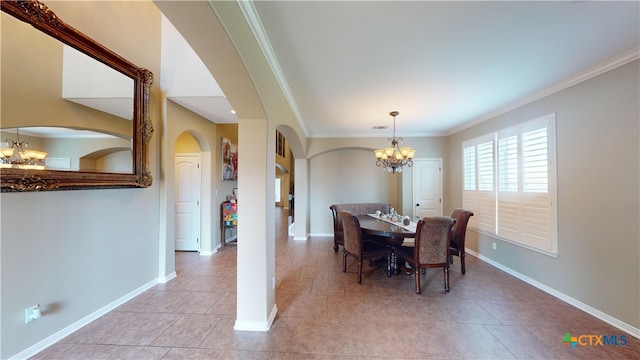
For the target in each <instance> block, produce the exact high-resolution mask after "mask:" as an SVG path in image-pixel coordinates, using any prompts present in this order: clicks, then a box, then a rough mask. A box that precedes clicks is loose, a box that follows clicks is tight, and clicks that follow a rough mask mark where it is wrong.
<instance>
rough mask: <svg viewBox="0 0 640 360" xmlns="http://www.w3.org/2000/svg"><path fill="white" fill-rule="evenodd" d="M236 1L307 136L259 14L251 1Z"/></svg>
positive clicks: (307, 133) (306, 134)
mask: <svg viewBox="0 0 640 360" xmlns="http://www.w3.org/2000/svg"><path fill="white" fill-rule="evenodd" d="M237 3H238V6H239V7H240V11H242V14H243V15H244V18H245V19H246V20H247V24H248V25H249V28H250V29H251V32H252V33H253V36H254V37H255V38H256V41H257V43H258V45H259V46H260V50H262V54H264V57H265V59H266V60H267V63H268V64H269V67H270V68H271V71H272V72H273V75H274V76H275V78H276V81H277V83H278V85H279V86H280V89H281V90H282V93H283V94H284V97H285V99H286V100H287V103H288V104H289V106H290V107H291V111H292V112H293V114H294V116H295V117H296V121H297V122H298V125H300V128H301V129H302V131H303V132H304V134H305V136H308V135H309V132H308V131H307V128H306V126H305V124H304V122H302V121H301V119H302V116H301V115H300V111H299V110H298V105H297V104H296V101H295V99H294V97H293V94H292V93H291V89H290V88H289V83H288V82H287V79H286V77H285V76H284V72H283V71H282V68H281V67H280V63H279V62H278V58H277V57H276V55H275V53H274V51H273V47H272V46H271V42H270V41H269V37H268V36H267V33H266V31H265V30H264V27H263V26H262V22H261V21H260V16H258V12H257V10H256V8H255V6H254V5H253V2H252V1H242V0H238V1H237Z"/></svg>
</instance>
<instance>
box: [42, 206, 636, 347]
mask: <svg viewBox="0 0 640 360" xmlns="http://www.w3.org/2000/svg"><path fill="white" fill-rule="evenodd" d="M278 215H279V216H278V217H277V218H278V226H277V234H276V241H277V244H276V278H277V290H276V304H277V306H278V316H277V318H276V320H275V322H274V324H273V326H272V328H271V329H270V330H269V331H267V332H244V331H235V330H233V325H234V322H235V312H236V300H235V296H236V248H235V246H227V247H225V248H224V249H222V250H221V251H219V252H218V253H216V254H214V255H213V256H208V257H207V256H199V255H198V254H197V253H189V252H177V253H176V271H177V273H178V277H177V278H175V279H174V280H171V281H170V282H168V283H166V284H161V285H157V286H155V287H154V288H152V289H150V290H149V291H146V292H145V293H143V294H141V295H139V296H138V297H136V298H134V299H132V300H131V301H129V302H128V303H126V304H124V305H122V306H120V307H119V308H117V309H116V310H114V311H112V312H110V313H108V314H106V315H104V316H103V317H101V318H100V319H98V320H96V321H94V322H93V323H91V324H89V325H87V326H85V327H84V328H82V329H80V330H78V331H77V332H75V333H73V334H71V335H70V336H68V337H67V338H65V339H63V340H61V341H60V342H59V343H57V344H55V345H53V346H51V347H49V348H48V349H46V350H44V351H43V352H41V353H40V354H37V355H36V356H35V357H34V358H36V359H356V358H366V359H640V340H638V339H636V338H634V337H632V336H631V335H629V334H625V333H624V332H622V331H620V330H618V329H616V328H614V327H612V326H610V325H608V324H606V323H604V322H603V321H600V320H598V319H596V318H594V317H592V316H590V315H588V314H586V313H584V312H582V311H581V310H578V309H576V308H574V307H572V306H570V305H568V304H566V303H564V302H562V301H560V300H558V299H556V298H554V297H552V296H550V295H548V294H546V293H545V292H543V291H541V290H538V289H536V288H534V287H532V286H530V285H527V284H526V283H524V282H522V281H520V280H518V279H516V278H514V277H512V276H510V275H508V274H506V273H504V272H502V271H500V270H498V269H496V268H493V267H491V266H490V265H487V264H485V263H483V262H482V261H479V260H478V259H476V258H474V257H472V256H467V273H466V274H465V275H462V274H461V273H460V268H459V264H460V263H459V259H458V258H457V257H456V258H454V265H453V268H452V269H451V292H450V293H448V294H447V293H445V292H444V291H443V284H442V271H441V270H439V269H437V270H436V269H434V270H430V271H427V275H426V276H423V293H422V294H421V295H416V294H415V293H414V284H413V278H412V277H411V276H407V275H404V274H403V275H399V276H395V277H392V278H387V277H386V275H384V274H383V272H382V271H381V270H379V269H374V268H371V267H369V266H367V265H365V266H364V269H363V270H364V274H363V282H362V284H357V282H356V267H355V264H354V263H353V261H351V260H350V264H349V267H348V270H347V273H343V272H342V267H341V261H342V256H341V253H340V252H338V253H335V252H334V251H333V240H332V238H318V237H314V238H311V239H310V240H309V241H307V242H299V241H293V240H291V239H290V238H288V237H287V236H286V228H287V217H286V213H284V212H283V213H278ZM616 296H624V294H623V293H620V294H617V295H616ZM567 332H568V333H570V334H571V335H573V336H576V335H582V334H596V335H606V336H611V335H616V336H625V337H626V341H627V343H626V345H624V346H576V347H575V348H573V349H570V348H569V347H568V346H567V345H566V344H563V342H562V340H563V338H564V334H565V333H567Z"/></svg>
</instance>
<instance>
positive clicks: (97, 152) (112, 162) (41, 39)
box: [0, 0, 153, 192]
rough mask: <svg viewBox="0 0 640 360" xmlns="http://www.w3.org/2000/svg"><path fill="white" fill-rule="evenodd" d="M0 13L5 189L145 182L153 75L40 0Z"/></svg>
mask: <svg viewBox="0 0 640 360" xmlns="http://www.w3.org/2000/svg"><path fill="white" fill-rule="evenodd" d="M0 15H1V16H2V19H0V20H1V21H0V24H1V25H2V31H1V33H2V42H1V44H2V51H1V54H2V59H1V63H2V68H1V72H2V73H1V74H0V76H1V78H2V82H1V86H2V89H1V96H2V107H1V108H0V111H1V114H0V116H1V123H0V125H1V128H0V147H1V151H0V182H1V187H2V192H10V191H43V190H71V189H99V188H129V187H147V186H150V185H151V182H152V176H151V174H150V172H149V169H148V144H149V140H150V138H151V134H152V133H153V128H152V125H151V122H150V120H149V118H148V99H149V90H150V86H151V83H152V82H153V74H152V73H151V72H150V71H149V70H147V69H144V68H140V67H137V66H136V65H134V64H132V63H131V62H129V61H128V60H126V59H124V58H122V57H121V56H119V55H118V54H116V53H114V52H112V51H111V50H109V49H107V48H106V47H104V46H103V45H101V44H99V43H97V42H96V41H94V40H93V39H91V38H89V37H87V36H86V35H84V34H82V33H80V32H78V31H77V30H75V29H74V28H73V27H72V26H70V25H68V24H66V23H64V22H63V21H62V20H61V19H59V18H58V17H57V16H56V14H55V13H54V12H53V11H51V10H50V9H49V8H48V7H47V6H46V5H45V4H43V3H41V2H39V1H37V0H29V1H2V13H1V14H0Z"/></svg>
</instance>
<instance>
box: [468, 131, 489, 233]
mask: <svg viewBox="0 0 640 360" xmlns="http://www.w3.org/2000/svg"><path fill="white" fill-rule="evenodd" d="M494 158H495V153H494V137H493V135H491V136H483V137H480V138H476V139H474V140H471V141H469V142H465V143H464V144H463V163H464V164H465V165H464V166H465V175H464V176H465V185H464V186H465V191H463V195H462V203H463V207H464V208H465V209H468V210H470V211H473V213H474V216H472V217H471V218H470V219H469V224H468V226H470V227H472V228H476V229H480V230H485V231H489V232H495V231H496V230H495V226H496V225H495V224H496V216H495V208H496V199H495V184H494V183H495V182H494V178H495V176H494V173H495V166H494ZM467 174H468V175H467ZM472 181H475V184H472Z"/></svg>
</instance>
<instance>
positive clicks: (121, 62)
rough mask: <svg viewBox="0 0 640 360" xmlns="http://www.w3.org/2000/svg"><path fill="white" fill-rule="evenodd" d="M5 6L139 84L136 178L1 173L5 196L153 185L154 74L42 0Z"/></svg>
mask: <svg viewBox="0 0 640 360" xmlns="http://www.w3.org/2000/svg"><path fill="white" fill-rule="evenodd" d="M1 7H2V11H3V12H5V13H7V14H9V15H11V16H13V17H15V18H17V19H19V20H21V21H24V22H26V23H28V24H31V25H32V26H33V27H34V28H35V29H37V30H40V31H42V32H43V33H46V34H48V35H49V36H51V37H53V38H55V39H57V40H59V41H61V42H63V43H65V44H67V45H69V46H71V47H73V48H75V49H76V50H78V51H80V52H82V53H84V54H86V55H88V56H90V57H92V58H94V59H96V60H98V61H99V62H101V63H103V64H105V65H107V66H109V67H111V68H113V69H115V70H116V71H119V72H120V73H122V74H124V75H126V76H128V77H130V78H132V79H133V83H134V91H133V92H134V94H133V119H132V125H133V133H132V135H133V137H132V156H133V171H132V172H131V173H126V174H124V173H107V172H89V171H58V170H47V169H45V170H32V169H22V168H13V167H12V168H0V183H1V189H2V192H19V191H44V190H72V189H108V188H140V187H148V186H150V185H151V183H152V180H153V178H152V176H151V173H150V172H149V140H150V138H151V135H152V134H153V127H152V125H151V121H150V120H149V118H148V106H149V104H148V102H149V89H150V87H151V84H152V82H153V74H152V73H151V72H150V71H149V70H147V69H144V68H140V67H137V66H136V65H134V64H132V63H131V62H129V61H128V60H126V59H124V58H122V57H121V56H120V55H118V54H116V53H114V52H112V51H111V50H109V49H107V48H106V47H104V46H103V45H101V44H99V43H98V42H96V41H95V40H93V39H91V38H89V37H87V36H86V35H84V34H82V33H80V32H79V31H77V30H76V29H74V28H73V27H71V26H69V25H68V24H66V23H64V22H63V21H62V20H60V19H59V18H58V17H57V16H56V14H55V13H54V12H53V11H51V10H49V8H48V7H47V6H46V5H44V4H43V3H40V2H38V1H37V0H28V1H2V3H1ZM25 45H27V46H28V44H25ZM35 105H37V104H34V106H35Z"/></svg>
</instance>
